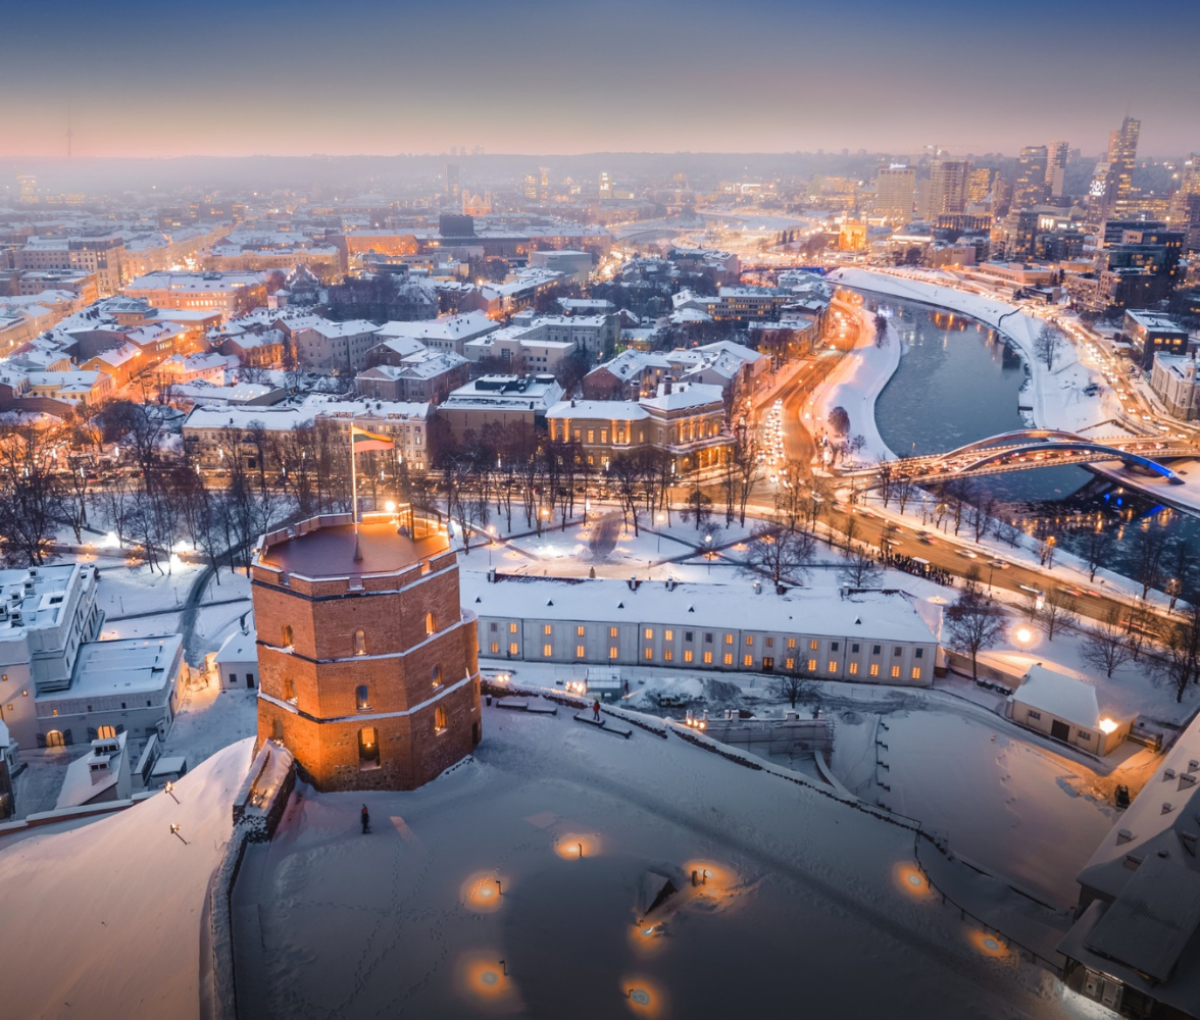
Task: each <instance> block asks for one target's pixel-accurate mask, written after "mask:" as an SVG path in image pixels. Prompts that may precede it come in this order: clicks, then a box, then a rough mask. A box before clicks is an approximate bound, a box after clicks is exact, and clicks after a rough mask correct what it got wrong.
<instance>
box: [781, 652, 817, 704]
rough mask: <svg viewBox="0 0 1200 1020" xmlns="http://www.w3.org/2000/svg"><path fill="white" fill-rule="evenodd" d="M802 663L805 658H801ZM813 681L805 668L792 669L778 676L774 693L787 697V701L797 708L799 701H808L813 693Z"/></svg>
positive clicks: (782, 697)
mask: <svg viewBox="0 0 1200 1020" xmlns="http://www.w3.org/2000/svg"><path fill="white" fill-rule="evenodd" d="M799 661H800V663H801V664H802V663H803V662H804V660H803V659H801V660H799ZM812 691H813V681H812V677H810V676H808V674H807V673H806V672H805V671H804V670H800V669H797V670H792V671H791V672H788V673H784V674H782V675H781V676H779V677H777V678H776V680H775V683H774V690H773V693H774V695H775V697H777V698H780V699H784V698H786V699H787V703H788V704H789V705H791V706H792V708H795V707H796V705H797V703H798V702H801V701H807V700H808V699H809V697H810V696H811V695H812Z"/></svg>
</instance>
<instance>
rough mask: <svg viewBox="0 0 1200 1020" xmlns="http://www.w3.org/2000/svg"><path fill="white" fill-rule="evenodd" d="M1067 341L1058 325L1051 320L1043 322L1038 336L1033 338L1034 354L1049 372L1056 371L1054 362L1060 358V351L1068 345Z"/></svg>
mask: <svg viewBox="0 0 1200 1020" xmlns="http://www.w3.org/2000/svg"><path fill="white" fill-rule="evenodd" d="M1066 343H1067V341H1066V340H1065V339H1064V338H1063V335H1062V333H1061V332H1059V330H1058V327H1057V326H1054V325H1052V324H1051V323H1049V322H1043V323H1042V328H1041V329H1039V330H1038V333H1037V336H1035V337H1034V338H1033V354H1034V357H1035V358H1037V359H1038V361H1040V362H1042V363H1043V364H1045V366H1046V371H1047V372H1053V371H1054V363H1055V362H1056V361H1057V360H1058V356H1059V353H1060V352H1061V351H1062V349H1063V348H1064V347H1065V346H1066Z"/></svg>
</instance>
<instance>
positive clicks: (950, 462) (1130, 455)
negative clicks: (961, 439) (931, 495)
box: [850, 429, 1196, 485]
mask: <svg viewBox="0 0 1200 1020" xmlns="http://www.w3.org/2000/svg"><path fill="white" fill-rule="evenodd" d="M1195 455H1196V451H1195V450H1194V449H1192V448H1191V447H1189V446H1185V445H1183V444H1181V443H1179V441H1178V440H1176V441H1175V442H1174V443H1169V442H1167V441H1165V440H1158V439H1155V438H1154V437H1145V436H1119V437H1113V438H1103V439H1093V438H1089V437H1085V436H1081V435H1079V434H1078V433H1075V432H1066V431H1063V430H1062V429H1020V430H1018V431H1016V432H1005V433H1002V434H1001V435H998V436H991V437H989V438H988V439H981V440H978V441H977V442H974V443H968V444H967V445H966V446H960V447H959V448H958V449H957V450H950V451H948V452H947V453H939V454H930V455H926V456H921V457H902V458H900V459H899V460H892V461H885V462H884V464H882V465H876V466H875V467H873V468H871V469H870V470H869V471H862V472H850V474H852V475H859V476H862V477H869V478H874V479H875V480H876V481H879V480H881V479H882V477H883V476H884V474H885V473H886V474H887V475H888V476H890V477H891V478H906V479H909V480H911V481H914V482H917V483H919V484H922V485H924V484H928V483H931V482H942V481H948V480H950V479H953V478H972V477H977V476H979V475H994V474H1002V473H1005V472H1009V471H1031V470H1034V469H1036V468H1045V467H1061V466H1062V465H1064V464H1095V463H1100V462H1102V461H1112V460H1119V461H1122V462H1123V463H1125V464H1128V465H1131V466H1133V467H1137V468H1139V469H1140V470H1142V471H1145V472H1146V473H1147V474H1151V475H1159V476H1161V477H1163V478H1165V479H1166V480H1167V481H1168V482H1169V483H1171V484H1172V485H1182V484H1183V479H1182V478H1180V477H1179V476H1178V475H1176V474H1175V472H1174V471H1172V470H1171V469H1170V468H1169V467H1167V466H1166V465H1165V464H1163V463H1161V461H1162V460H1166V459H1170V458H1172V457H1194V456H1195Z"/></svg>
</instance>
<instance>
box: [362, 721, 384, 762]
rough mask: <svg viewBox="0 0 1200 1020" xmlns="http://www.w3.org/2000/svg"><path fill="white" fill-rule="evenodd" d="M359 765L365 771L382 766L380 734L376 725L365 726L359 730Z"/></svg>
mask: <svg viewBox="0 0 1200 1020" xmlns="http://www.w3.org/2000/svg"><path fill="white" fill-rule="evenodd" d="M358 767H359V769H360V770H361V771H363V772H366V771H369V770H370V769H377V768H379V767H380V764H379V736H378V734H377V733H376V731H375V727H374V726H364V727H363V728H362V729H361V730H359V731H358Z"/></svg>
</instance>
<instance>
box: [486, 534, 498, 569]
mask: <svg viewBox="0 0 1200 1020" xmlns="http://www.w3.org/2000/svg"><path fill="white" fill-rule="evenodd" d="M487 530H488V566H489V567H490V566H491V565H492V548H493V547H494V546H495V545H496V525H494V524H489V525H488V529H487Z"/></svg>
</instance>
